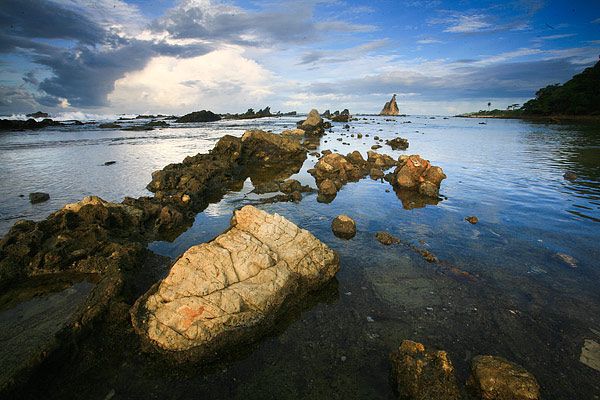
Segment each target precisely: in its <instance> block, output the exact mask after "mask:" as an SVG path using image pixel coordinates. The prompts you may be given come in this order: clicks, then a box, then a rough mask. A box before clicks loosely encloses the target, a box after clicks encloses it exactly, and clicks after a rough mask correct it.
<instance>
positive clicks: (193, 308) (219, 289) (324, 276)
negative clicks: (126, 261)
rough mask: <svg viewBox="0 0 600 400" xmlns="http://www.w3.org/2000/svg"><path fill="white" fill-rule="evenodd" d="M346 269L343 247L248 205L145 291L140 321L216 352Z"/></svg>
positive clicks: (162, 342)
mask: <svg viewBox="0 0 600 400" xmlns="http://www.w3.org/2000/svg"><path fill="white" fill-rule="evenodd" d="M338 270H339V259H338V256H337V254H336V253H335V252H334V251H332V250H331V249H329V248H328V247H327V246H326V245H325V244H323V243H321V242H320V241H319V240H318V239H317V238H315V237H314V236H313V235H312V234H311V233H310V232H308V231H306V230H303V229H300V228H298V227H297V226H296V225H294V224H293V223H291V222H290V221H288V220H287V219H285V218H283V217H281V216H279V215H277V214H275V215H270V214H267V213H266V212H264V211H261V210H258V209H257V208H255V207H252V206H245V207H243V208H242V209H240V210H238V211H235V213H234V217H233V219H232V221H231V228H230V229H229V230H227V231H226V232H225V233H223V234H221V235H220V236H218V237H217V238H215V239H213V240H212V241H211V242H209V243H203V244H200V245H197V246H194V247H192V248H190V249H189V250H188V251H186V252H185V253H184V254H183V255H182V256H181V257H180V258H179V260H177V261H176V262H175V264H174V265H173V267H172V268H171V271H170V272H169V275H168V276H167V277H166V278H165V279H164V280H163V281H161V282H159V283H157V284H156V285H154V286H153V287H152V288H151V289H150V290H149V291H148V292H147V293H146V294H145V295H143V296H142V297H141V298H139V299H138V301H137V302H136V303H135V305H134V307H133V308H132V310H131V317H132V322H133V326H134V328H135V331H136V332H137V333H138V334H140V335H141V336H142V338H143V339H144V340H146V341H149V342H151V343H152V344H153V345H155V346H156V347H157V348H158V349H162V350H166V351H169V352H182V351H187V352H188V353H187V354H189V355H193V356H195V357H203V356H209V355H211V354H213V353H214V352H216V351H219V350H221V349H223V348H224V347H226V346H229V345H232V344H235V343H239V342H241V341H244V340H249V339H252V338H254V337H255V336H256V335H258V334H260V332H261V330H262V329H263V328H265V327H268V326H269V325H270V324H272V322H273V321H274V319H275V317H276V316H277V314H278V312H279V311H281V310H282V309H283V308H284V306H285V305H286V304H287V303H290V302H292V301H296V300H298V299H299V298H300V297H301V296H302V295H303V294H305V293H307V292H308V291H311V290H314V289H317V288H318V287H320V286H321V285H322V284H324V283H325V282H327V281H329V280H330V279H331V278H333V276H334V275H335V274H336V273H337V271H338Z"/></svg>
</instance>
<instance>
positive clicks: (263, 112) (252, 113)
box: [223, 107, 295, 119]
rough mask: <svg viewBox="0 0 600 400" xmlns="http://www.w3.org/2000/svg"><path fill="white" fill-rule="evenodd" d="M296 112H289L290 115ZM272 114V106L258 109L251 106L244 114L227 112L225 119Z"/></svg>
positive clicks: (253, 117) (250, 117)
mask: <svg viewBox="0 0 600 400" xmlns="http://www.w3.org/2000/svg"><path fill="white" fill-rule="evenodd" d="M294 114H295V113H294ZM294 114H288V115H294ZM277 115H279V114H277ZM272 116H273V114H271V107H265V108H264V109H261V110H258V111H254V109H253V108H249V109H248V111H246V112H245V113H243V114H225V115H224V116H223V117H224V118H225V119H256V118H265V117H272Z"/></svg>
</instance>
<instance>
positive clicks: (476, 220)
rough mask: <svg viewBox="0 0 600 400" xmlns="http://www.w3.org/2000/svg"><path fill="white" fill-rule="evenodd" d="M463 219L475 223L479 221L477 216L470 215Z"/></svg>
mask: <svg viewBox="0 0 600 400" xmlns="http://www.w3.org/2000/svg"><path fill="white" fill-rule="evenodd" d="M465 221H467V222H468V223H470V224H473V225H475V224H476V223H478V222H479V218H477V217H476V216H474V215H472V216H470V217H467V218H465Z"/></svg>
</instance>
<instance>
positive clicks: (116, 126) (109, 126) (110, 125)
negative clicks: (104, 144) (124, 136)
mask: <svg viewBox="0 0 600 400" xmlns="http://www.w3.org/2000/svg"><path fill="white" fill-rule="evenodd" d="M98 128H100V129H121V125H119V124H117V123H114V122H107V123H105V124H100V125H98Z"/></svg>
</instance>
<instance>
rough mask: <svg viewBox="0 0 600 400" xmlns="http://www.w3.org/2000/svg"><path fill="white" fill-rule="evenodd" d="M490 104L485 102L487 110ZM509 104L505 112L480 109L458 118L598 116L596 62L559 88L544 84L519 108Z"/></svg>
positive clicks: (599, 82)
mask: <svg viewBox="0 0 600 400" xmlns="http://www.w3.org/2000/svg"><path fill="white" fill-rule="evenodd" d="M490 105H491V103H488V107H489V106H490ZM518 106H519V105H518V104H512V105H510V106H508V107H507V109H506V110H498V109H495V110H491V111H485V110H480V111H478V112H474V113H469V114H463V115H461V116H462V117H488V118H527V117H559V116H600V61H599V62H597V63H596V65H594V66H593V67H590V68H586V69H585V70H584V71H583V72H582V73H580V74H577V75H575V76H573V78H571V79H570V80H569V81H567V82H566V83H564V84H563V85H560V84H554V85H548V86H546V87H545V88H542V89H540V90H538V91H537V92H536V93H535V99H531V100H529V101H527V102H526V103H525V104H523V106H522V107H521V108H517V107H518Z"/></svg>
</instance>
